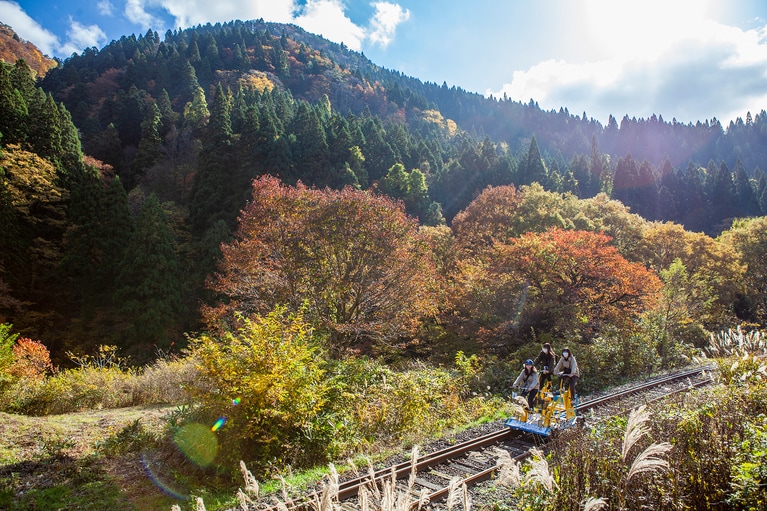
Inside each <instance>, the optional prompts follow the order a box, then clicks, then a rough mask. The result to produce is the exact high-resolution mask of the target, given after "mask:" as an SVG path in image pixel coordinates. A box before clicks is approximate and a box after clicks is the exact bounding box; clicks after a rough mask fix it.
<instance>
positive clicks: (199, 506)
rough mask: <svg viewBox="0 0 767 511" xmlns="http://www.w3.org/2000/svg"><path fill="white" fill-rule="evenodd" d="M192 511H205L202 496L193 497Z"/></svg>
mask: <svg viewBox="0 0 767 511" xmlns="http://www.w3.org/2000/svg"><path fill="white" fill-rule="evenodd" d="M194 511H205V503H204V502H203V501H202V498H200V497H195V501H194Z"/></svg>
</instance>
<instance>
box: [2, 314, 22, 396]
mask: <svg viewBox="0 0 767 511" xmlns="http://www.w3.org/2000/svg"><path fill="white" fill-rule="evenodd" d="M11 328H12V325H8V324H5V323H0V394H2V393H3V392H4V391H5V390H6V389H7V388H8V387H9V386H10V385H11V384H12V383H13V382H14V381H15V378H14V377H13V375H12V374H11V372H10V368H11V366H12V365H13V345H14V342H16V338H17V337H18V336H19V334H12V333H11Z"/></svg>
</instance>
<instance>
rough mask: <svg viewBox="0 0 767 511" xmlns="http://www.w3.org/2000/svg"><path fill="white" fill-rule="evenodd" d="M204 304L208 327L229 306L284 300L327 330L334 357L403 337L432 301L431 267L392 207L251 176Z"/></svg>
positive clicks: (250, 309) (242, 308) (252, 309)
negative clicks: (213, 300) (212, 299)
mask: <svg viewBox="0 0 767 511" xmlns="http://www.w3.org/2000/svg"><path fill="white" fill-rule="evenodd" d="M222 252H223V260H222V262H221V264H220V271H219V273H218V274H217V275H216V276H215V278H214V279H212V281H211V287H212V288H213V289H214V290H215V291H217V292H218V293H220V294H221V296H222V300H221V301H220V302H219V303H218V304H217V305H216V306H215V307H208V308H206V310H205V311H204V312H205V316H206V319H207V321H208V323H209V324H210V325H211V326H216V325H221V323H222V322H224V323H228V322H230V321H231V319H232V317H233V316H232V314H233V313H234V312H236V311H239V312H242V313H244V314H246V315H250V314H253V313H261V314H263V313H266V312H268V311H270V310H272V309H273V308H274V307H275V306H277V305H282V304H286V305H288V306H289V307H290V308H291V309H294V310H298V308H300V307H302V306H303V305H304V304H306V307H307V309H306V310H307V317H308V318H310V319H311V320H312V321H313V322H314V323H315V324H317V325H318V327H320V328H321V329H322V330H323V331H325V332H327V333H329V334H330V340H331V347H332V348H333V350H334V352H335V353H336V354H339V353H341V352H343V351H344V350H345V349H346V348H351V347H360V345H362V344H364V343H366V342H370V341H374V342H378V341H395V340H397V339H398V337H400V336H406V335H408V334H409V333H411V332H412V331H413V329H414V328H415V327H416V326H417V325H418V322H419V320H420V319H421V318H423V317H424V316H426V315H429V314H432V313H433V312H434V311H435V307H436V304H435V302H436V298H435V296H434V293H433V282H434V264H433V261H432V260H431V258H430V256H429V251H428V249H427V247H426V245H425V243H424V241H423V239H422V238H421V236H420V235H419V233H418V226H417V223H416V221H415V220H414V219H412V218H410V217H408V216H407V215H405V213H404V208H403V206H402V204H401V203H398V202H395V201H393V200H392V199H389V198H386V197H379V196H374V195H372V194H370V193H369V192H363V191H359V190H355V189H352V188H348V187H347V188H345V189H344V190H342V191H332V190H329V189H326V190H324V191H322V190H316V189H310V188H307V187H305V186H303V185H301V184H300V183H299V184H298V186H296V187H291V186H286V185H283V184H282V183H281V182H280V181H279V180H278V179H277V178H274V177H267V176H264V177H261V178H258V179H256V180H255V181H254V182H253V197H252V200H251V201H250V203H249V204H248V206H247V207H246V209H245V210H244V211H243V213H242V216H241V218H240V226H239V229H238V231H237V233H236V239H235V241H234V242H232V243H231V244H229V245H224V246H223V247H222Z"/></svg>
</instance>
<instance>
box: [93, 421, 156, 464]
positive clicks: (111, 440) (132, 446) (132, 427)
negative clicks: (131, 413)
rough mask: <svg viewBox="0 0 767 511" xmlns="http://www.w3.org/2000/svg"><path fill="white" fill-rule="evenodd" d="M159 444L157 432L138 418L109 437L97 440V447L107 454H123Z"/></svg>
mask: <svg viewBox="0 0 767 511" xmlns="http://www.w3.org/2000/svg"><path fill="white" fill-rule="evenodd" d="M157 445H158V438H157V434H156V433H154V432H152V431H149V430H147V428H146V426H144V424H143V423H142V422H141V419H136V420H135V421H133V422H132V423H130V424H128V425H127V426H125V427H123V428H122V429H121V430H120V431H118V432H116V433H114V434H112V435H111V436H109V437H108V438H107V439H105V440H103V441H100V442H97V443H96V449H97V450H99V451H100V452H101V453H102V454H103V455H105V456H122V455H123V454H126V453H129V452H140V451H143V450H147V449H151V448H153V447H155V446H157Z"/></svg>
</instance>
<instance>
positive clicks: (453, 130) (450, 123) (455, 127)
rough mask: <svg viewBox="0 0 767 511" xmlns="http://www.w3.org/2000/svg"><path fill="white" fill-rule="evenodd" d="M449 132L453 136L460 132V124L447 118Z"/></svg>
mask: <svg viewBox="0 0 767 511" xmlns="http://www.w3.org/2000/svg"><path fill="white" fill-rule="evenodd" d="M447 132H448V133H449V134H450V136H451V137H452V136H454V135H455V134H456V133H458V125H457V124H456V123H455V121H454V120H452V119H448V120H447Z"/></svg>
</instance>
